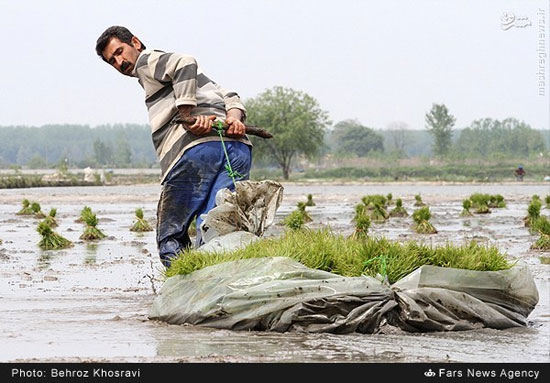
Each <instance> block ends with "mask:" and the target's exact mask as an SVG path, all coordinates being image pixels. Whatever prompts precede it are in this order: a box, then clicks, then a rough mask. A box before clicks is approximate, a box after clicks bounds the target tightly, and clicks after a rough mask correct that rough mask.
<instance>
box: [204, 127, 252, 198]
mask: <svg viewBox="0 0 550 383" xmlns="http://www.w3.org/2000/svg"><path fill="white" fill-rule="evenodd" d="M212 127H213V128H215V129H216V131H217V132H218V136H220V141H221V143H222V148H223V153H224V155H225V161H226V164H225V166H224V167H225V170H226V171H227V175H229V177H230V178H231V180H232V181H233V186H235V189H237V183H236V182H235V178H237V177H238V178H242V177H244V176H243V175H242V174H241V173H239V172H237V171H234V170H233V168H232V167H231V162H230V161H229V155H228V154H227V148H226V147H225V142H224V141H223V123H222V122H221V121H216V122H214V123H213V124H212Z"/></svg>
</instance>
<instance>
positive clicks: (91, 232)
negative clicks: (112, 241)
mask: <svg viewBox="0 0 550 383" xmlns="http://www.w3.org/2000/svg"><path fill="white" fill-rule="evenodd" d="M84 220H85V222H86V229H84V233H82V235H81V236H80V239H83V240H85V241H93V240H96V239H102V238H105V234H103V233H102V232H101V230H99V229H98V228H97V223H98V220H97V217H96V215H95V214H94V213H92V212H91V210H90V212H89V213H86V214H85V217H84Z"/></svg>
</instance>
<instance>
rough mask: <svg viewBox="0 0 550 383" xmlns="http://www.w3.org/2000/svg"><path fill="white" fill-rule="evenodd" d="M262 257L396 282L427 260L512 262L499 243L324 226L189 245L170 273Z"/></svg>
mask: <svg viewBox="0 0 550 383" xmlns="http://www.w3.org/2000/svg"><path fill="white" fill-rule="evenodd" d="M262 257H289V258H292V259H294V260H296V261H298V262H300V263H302V264H303V265H305V266H307V267H310V268H313V269H319V270H324V271H328V272H332V273H335V274H338V275H342V276H348V277H357V276H361V275H368V276H373V277H374V276H376V275H377V274H381V275H383V276H387V278H388V280H389V282H390V283H394V282H396V281H398V280H399V279H401V278H403V277H404V276H405V275H407V274H409V273H411V272H412V271H414V270H415V269H417V268H418V267H420V266H422V265H434V266H441V267H453V268H459V269H468V270H481V271H489V270H493V271H494V270H503V269H507V268H510V267H511V266H512V265H511V264H509V263H508V261H507V260H506V258H505V256H504V255H502V254H501V253H499V251H498V249H497V248H495V247H491V246H486V245H479V244H477V243H475V242H473V241H472V242H470V243H469V244H466V245H463V246H455V245H451V244H447V245H446V246H443V247H432V246H429V245H426V244H421V243H416V242H412V241H411V242H407V243H399V242H394V241H390V240H388V239H385V238H356V237H354V236H351V237H348V238H345V237H343V236H342V235H339V234H335V233H333V232H331V231H330V230H327V229H324V230H301V231H287V232H286V233H285V234H284V235H283V236H281V237H279V238H275V239H272V238H271V239H267V238H266V239H262V240H260V241H257V242H254V243H252V244H250V245H248V246H247V247H245V248H243V249H238V250H235V251H233V252H218V253H201V252H200V251H198V250H189V251H186V252H185V253H184V254H180V256H179V257H178V258H177V259H176V260H175V261H173V262H172V266H171V267H170V268H169V269H168V270H167V271H166V276H168V277H170V276H173V275H177V274H189V273H191V272H193V271H195V270H199V269H202V268H204V267H207V266H211V265H215V264H219V263H222V262H228V261H234V260H239V259H248V258H262Z"/></svg>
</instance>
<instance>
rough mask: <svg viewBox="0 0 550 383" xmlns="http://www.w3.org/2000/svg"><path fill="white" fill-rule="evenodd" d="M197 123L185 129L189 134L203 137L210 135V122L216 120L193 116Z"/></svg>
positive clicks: (208, 117)
mask: <svg viewBox="0 0 550 383" xmlns="http://www.w3.org/2000/svg"><path fill="white" fill-rule="evenodd" d="M195 117H196V119H197V121H195V123H194V124H193V125H191V126H188V127H187V130H189V131H190V132H191V133H193V134H194V135H195V136H204V135H206V134H208V133H210V130H212V122H213V121H214V120H215V119H216V116H214V115H211V116H195Z"/></svg>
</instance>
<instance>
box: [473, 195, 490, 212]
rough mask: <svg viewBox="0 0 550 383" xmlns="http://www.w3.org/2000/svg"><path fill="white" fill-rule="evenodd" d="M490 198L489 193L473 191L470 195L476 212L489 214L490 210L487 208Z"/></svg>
mask: <svg viewBox="0 0 550 383" xmlns="http://www.w3.org/2000/svg"><path fill="white" fill-rule="evenodd" d="M490 200H491V196H490V195H489V194H481V193H474V194H472V195H471V196H470V201H472V207H473V208H474V209H476V210H475V213H476V214H489V213H490V212H491V210H490V209H489V202H490Z"/></svg>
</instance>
